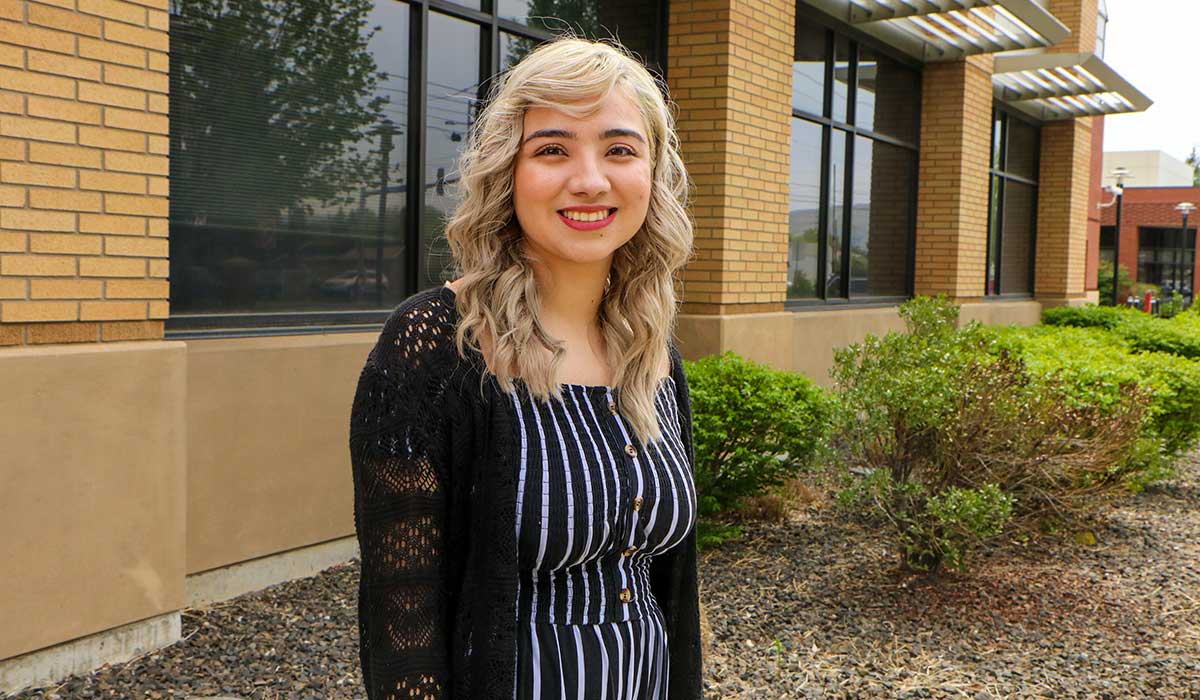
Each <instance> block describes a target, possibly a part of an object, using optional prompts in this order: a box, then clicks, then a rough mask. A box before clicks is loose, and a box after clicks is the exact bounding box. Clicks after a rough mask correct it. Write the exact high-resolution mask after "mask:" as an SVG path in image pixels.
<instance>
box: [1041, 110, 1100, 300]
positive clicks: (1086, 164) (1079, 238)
mask: <svg viewBox="0 0 1200 700" xmlns="http://www.w3.org/2000/svg"><path fill="white" fill-rule="evenodd" d="M1091 148H1092V123H1091V120H1090V119H1069V120H1066V121H1059V122H1051V123H1049V124H1046V125H1045V126H1043V127H1042V155H1041V158H1042V160H1041V171H1040V173H1039V188H1038V228H1037V270H1036V282H1035V285H1034V291H1035V293H1036V295H1037V296H1038V297H1039V298H1042V299H1044V300H1046V301H1048V302H1051V303H1053V301H1054V300H1060V299H1061V300H1065V299H1073V298H1082V297H1083V294H1084V272H1085V269H1086V265H1087V230H1088V196H1089V194H1090V187H1091V181H1092V180H1091V167H1090V166H1091Z"/></svg>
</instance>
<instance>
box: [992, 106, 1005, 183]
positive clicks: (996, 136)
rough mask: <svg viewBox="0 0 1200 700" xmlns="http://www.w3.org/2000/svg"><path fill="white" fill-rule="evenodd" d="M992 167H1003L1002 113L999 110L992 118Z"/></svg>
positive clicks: (999, 168)
mask: <svg viewBox="0 0 1200 700" xmlns="http://www.w3.org/2000/svg"><path fill="white" fill-rule="evenodd" d="M992 169H994V170H1003V169H1004V115H1003V114H1000V113H999V112H997V113H996V116H995V117H994V118H993V119H992Z"/></svg>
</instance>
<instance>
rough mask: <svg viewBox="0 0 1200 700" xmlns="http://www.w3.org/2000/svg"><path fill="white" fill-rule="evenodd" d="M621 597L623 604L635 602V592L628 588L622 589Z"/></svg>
mask: <svg viewBox="0 0 1200 700" xmlns="http://www.w3.org/2000/svg"><path fill="white" fill-rule="evenodd" d="M620 597H621V602H622V603H628V602H630V601H632V600H633V591H631V590H629V589H628V588H622V589H621V596H620Z"/></svg>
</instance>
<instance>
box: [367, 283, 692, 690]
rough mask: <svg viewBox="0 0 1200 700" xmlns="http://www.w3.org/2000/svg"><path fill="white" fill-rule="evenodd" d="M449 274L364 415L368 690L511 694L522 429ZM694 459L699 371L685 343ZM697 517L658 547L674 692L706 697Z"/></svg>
mask: <svg viewBox="0 0 1200 700" xmlns="http://www.w3.org/2000/svg"><path fill="white" fill-rule="evenodd" d="M457 321H458V315H457V311H456V308H455V302H454V292H453V291H451V290H450V289H448V288H446V287H440V288H436V289H429V290H426V291H423V292H420V293H418V294H416V295H414V296H412V297H410V298H408V299H407V300H405V301H404V302H402V303H401V304H400V305H399V306H398V307H396V309H395V311H393V312H392V314H391V316H390V317H389V318H388V320H387V322H386V323H385V325H384V328H383V332H382V333H380V335H379V340H378V342H377V343H376V344H375V347H374V348H373V349H372V350H371V353H370V355H369V356H368V358H367V361H366V365H365V367H363V370H362V375H361V376H360V378H359V381H358V389H357V392H356V394H355V397H354V405H353V408H352V410H351V417H350V456H351V462H352V465H353V479H354V525H355V530H356V532H357V536H358V544H359V549H360V552H361V557H362V569H361V572H362V573H361V577H360V579H359V598H358V601H359V603H358V621H359V654H360V661H361V663H362V676H363V684H364V686H365V687H366V691H367V698H368V699H369V700H413V699H418V700H468V699H470V700H476V699H478V700H511V698H512V697H513V695H514V689H515V680H516V679H515V674H516V638H515V632H516V622H517V611H516V593H517V543H516V495H517V483H516V482H517V468H516V460H517V458H518V454H517V451H518V449H519V448H518V444H519V443H518V442H517V433H516V427H515V426H513V425H512V423H511V421H510V420H509V417H508V414H507V412H506V410H505V406H504V404H503V401H504V400H505V399H504V395H503V393H502V392H501V389H500V387H499V384H498V383H497V382H496V381H495V378H494V377H493V376H492V375H491V374H490V373H487V372H486V371H485V370H484V365H483V361H482V358H480V357H479V354H478V353H477V352H475V351H470V352H468V356H467V357H466V358H463V357H461V356H460V355H459V354H458V351H457V348H456V347H455V343H454V331H455V324H456V323H457ZM670 357H671V376H672V377H673V378H674V380H675V387H676V392H677V395H676V401H677V403H678V404H679V409H680V411H679V414H680V422H681V425H680V429H681V433H682V435H683V439H684V447H685V448H686V450H687V453H688V457H689V463H690V464H695V459H694V453H693V448H692V413H691V401H690V397H689V394H688V385H687V378H686V377H685V376H684V372H683V364H682V362H681V360H680V357H679V352H678V351H677V349H676V348H675V346H674V344H671V346H670ZM695 536H696V535H695V530H694V529H693V531H692V532H691V533H690V534H689V535H688V537H687V539H685V540H684V541H683V542H682V543H681V544H680V545H679V546H677V547H675V548H674V549H672V550H670V551H668V552H666V553H664V554H662V555H659V556H656V557H655V558H654V559H653V561H652V564H651V577H650V582H651V589H652V591H653V593H654V597H655V599H656V600H657V601H658V604H659V607H660V608H661V609H662V612H663V617H664V619H665V620H666V630H667V637H668V648H669V653H670V678H669V682H668V691H669V692H668V697H669V698H670V700H699V698H700V697H701V690H700V688H701V660H700V620H699V601H698V598H697V593H698V592H697V582H696V540H695Z"/></svg>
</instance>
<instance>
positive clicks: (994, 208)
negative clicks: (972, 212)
mask: <svg viewBox="0 0 1200 700" xmlns="http://www.w3.org/2000/svg"><path fill="white" fill-rule="evenodd" d="M1003 202H1004V180H1003V179H1002V178H1001V177H1000V176H999V175H993V176H992V187H991V201H990V203H989V205H988V246H987V250H988V254H987V289H986V291H985V292H984V293H985V294H999V293H1000V290H999V288H997V286H996V261H997V260H999V259H1000V222H1001V220H1002V217H1001V213H1002V203H1003Z"/></svg>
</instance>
